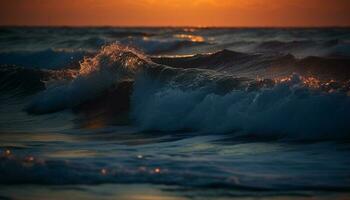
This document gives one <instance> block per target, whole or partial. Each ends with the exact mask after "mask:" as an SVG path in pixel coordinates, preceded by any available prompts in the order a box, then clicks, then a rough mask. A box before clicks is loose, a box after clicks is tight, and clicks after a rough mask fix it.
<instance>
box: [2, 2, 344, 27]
mask: <svg viewBox="0 0 350 200" xmlns="http://www.w3.org/2000/svg"><path fill="white" fill-rule="evenodd" d="M0 25H5V26H20V25H25V26H191V27H192V26H194V27H212V26H214V27H322V26H350V1H347V0H334V1H328V0H227V1H222V0H221V1H220V0H192V1H187V0H162V1H160V0H134V1H128V0H3V3H2V6H1V8H0Z"/></svg>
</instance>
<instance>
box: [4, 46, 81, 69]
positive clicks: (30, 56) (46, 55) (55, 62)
mask: <svg viewBox="0 0 350 200" xmlns="http://www.w3.org/2000/svg"><path fill="white" fill-rule="evenodd" d="M86 54H87V52H84V51H66V50H53V49H47V50H43V51H14V52H1V53H0V64H2V65H4V64H8V65H18V66H22V67H30V68H42V69H58V68H66V67H67V66H69V65H71V66H73V65H78V62H79V61H80V60H81V59H83V57H84V55H86Z"/></svg>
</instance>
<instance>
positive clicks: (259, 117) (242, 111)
mask: <svg viewBox="0 0 350 200" xmlns="http://www.w3.org/2000/svg"><path fill="white" fill-rule="evenodd" d="M125 80H131V81H134V84H133V85H134V86H133V89H132V92H131V100H130V101H131V102H130V109H131V111H130V117H131V119H132V121H133V122H134V123H135V124H137V125H138V127H139V128H140V129H142V130H161V131H176V130H184V129H185V130H193V131H202V132H220V133H227V132H235V131H239V132H240V133H241V134H243V135H245V134H247V135H251V134H258V136H276V137H287V138H290V139H340V138H348V137H349V135H348V133H349V131H350V126H349V125H348V119H349V118H350V98H349V97H348V96H347V92H348V89H349V85H346V83H339V84H333V83H332V84H329V83H328V82H326V83H321V82H320V81H318V80H317V79H312V78H311V79H308V78H303V77H300V76H298V75H292V76H290V77H288V78H287V79H282V78H280V79H275V80H271V79H262V80H255V79H249V78H239V77H238V78H237V77H235V76H232V75H225V74H222V73H218V72H215V71H212V70H203V69H194V68H190V69H181V68H172V67H168V66H165V65H158V64H155V63H152V62H151V61H149V60H148V58H147V57H145V56H144V55H142V54H140V53H138V52H135V51H134V50H133V49H130V48H127V47H122V46H119V45H116V44H113V45H110V46H105V47H104V48H103V49H102V50H101V51H100V52H99V53H98V54H97V55H96V56H95V57H91V58H89V59H86V60H85V61H84V62H83V63H82V65H81V68H80V70H79V73H78V74H77V75H76V76H75V78H74V79H73V80H71V81H68V82H66V83H58V84H52V85H51V86H49V87H48V88H47V90H45V91H43V92H42V93H40V94H39V95H37V97H36V98H35V100H34V101H33V102H32V103H31V104H30V105H29V107H28V111H29V112H31V113H49V112H55V111H59V110H62V109H67V108H74V107H76V106H78V105H81V104H83V103H84V102H87V101H90V102H91V101H93V100H94V99H96V98H98V97H99V96H101V95H103V94H104V93H105V92H106V91H108V90H111V89H112V88H113V87H115V86H117V85H118V84H119V83H121V82H123V81H125ZM90 104H91V103H90ZM335 133H336V134H335Z"/></svg>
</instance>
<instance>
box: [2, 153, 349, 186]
mask: <svg viewBox="0 0 350 200" xmlns="http://www.w3.org/2000/svg"><path fill="white" fill-rule="evenodd" d="M94 159H96V158H94ZM150 161H151V160H150ZM127 163H129V164H127ZM203 164H204V163H203V162H201V161H195V162H181V161H180V162H177V163H174V161H172V162H171V165H169V162H168V161H165V160H162V159H159V160H157V161H155V160H152V162H142V163H140V162H139V161H138V160H137V158H136V157H135V158H134V159H132V158H130V159H129V160H128V162H124V164H122V162H118V161H116V162H113V164H103V163H101V162H96V161H94V162H92V161H91V160H90V159H84V163H82V162H79V161H76V160H64V161H63V160H50V159H40V158H37V157H35V156H31V155H29V156H15V155H5V156H0V177H1V179H0V185H1V184H6V185H17V184H34V185H82V184H83V185H97V184H107V183H119V184H133V183H137V184H142V183H145V184H161V185H176V186H183V187H192V188H198V189H209V188H210V189H213V188H221V189H222V188H229V189H237V190H239V191H241V190H243V191H260V192H263V191H294V190H295V191H318V190H319V188H322V189H324V190H327V191H338V192H339V191H348V190H349V186H348V184H347V183H348V181H339V175H338V176H335V175H333V176H330V175H329V174H327V175H318V176H313V175H307V174H304V175H302V174H298V175H297V177H298V179H293V181H292V182H291V181H290V180H291V176H289V175H278V176H276V175H275V176H274V175H271V174H270V173H271V172H267V173H266V174H259V173H250V172H246V171H245V170H239V167H238V170H234V171H229V170H226V169H224V168H223V167H220V166H215V167H214V166H208V167H203ZM159 166H162V167H159ZM238 166H239V165H238ZM199 167H200V169H201V170H198V168H199ZM208 172H211V173H208ZM295 176H296V175H295V174H293V177H294V178H295ZM174 177H176V178H174ZM189 179H191V180H192V181H188V180H189ZM330 180H332V181H333V182H331V183H333V184H329V182H330Z"/></svg>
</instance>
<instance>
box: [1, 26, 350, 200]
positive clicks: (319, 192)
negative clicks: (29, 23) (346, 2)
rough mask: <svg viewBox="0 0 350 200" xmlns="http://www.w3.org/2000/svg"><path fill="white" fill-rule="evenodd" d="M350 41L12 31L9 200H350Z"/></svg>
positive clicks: (248, 32) (326, 36)
mask: <svg viewBox="0 0 350 200" xmlns="http://www.w3.org/2000/svg"><path fill="white" fill-rule="evenodd" d="M349 41H350V31H349V30H348V29H180V28H176V29H170V28H159V29H147V28H143V29H141V28H135V29H122V28H79V29H78V28H77V29H75V28H2V31H1V34H0V45H1V49H0V64H2V66H1V67H0V84H1V88H0V148H1V156H0V199H176V200H177V199H235V198H237V199H346V198H349V193H348V192H349V191H350V172H349V169H348V166H349V165H350V159H349V156H350V146H349V138H350V137H349V133H350V126H349V122H350V121H349V119H350V98H349V94H350V92H349V91H350V82H349V80H350V70H349V69H348V66H349V65H348V64H349V63H350V62H349V51H348V49H349V45H350V43H349ZM103 45H105V46H103ZM125 45H129V47H125ZM223 49H227V50H223ZM199 53H201V54H199ZM197 54H198V55H197ZM84 56H85V59H84V58H83V57H84Z"/></svg>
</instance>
